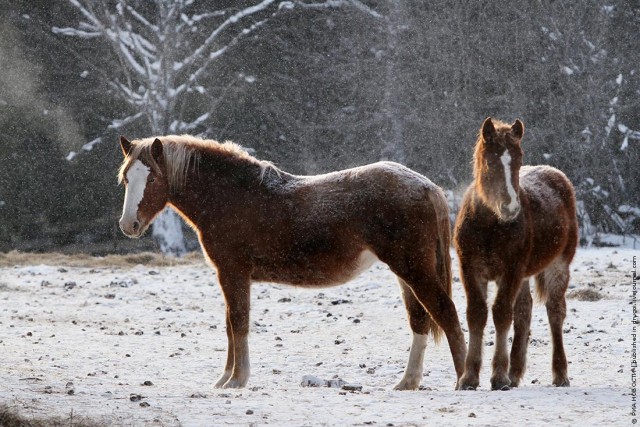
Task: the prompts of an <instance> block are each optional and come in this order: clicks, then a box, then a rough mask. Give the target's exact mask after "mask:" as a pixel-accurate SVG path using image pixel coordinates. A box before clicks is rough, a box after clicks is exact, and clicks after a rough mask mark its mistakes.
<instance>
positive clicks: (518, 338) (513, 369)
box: [509, 279, 533, 387]
mask: <svg viewBox="0 0 640 427" xmlns="http://www.w3.org/2000/svg"><path fill="white" fill-rule="evenodd" d="M532 305H533V301H532V298H531V289H530V287H529V280H528V279H526V280H523V281H522V285H521V288H520V293H519V294H518V296H517V297H516V303H515V305H514V307H513V344H512V345H511V360H510V364H509V379H510V380H511V387H518V386H519V385H520V380H522V376H523V375H524V371H525V370H526V367H527V347H528V346H529V333H530V330H531V308H532Z"/></svg>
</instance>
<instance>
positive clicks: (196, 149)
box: [118, 135, 280, 192]
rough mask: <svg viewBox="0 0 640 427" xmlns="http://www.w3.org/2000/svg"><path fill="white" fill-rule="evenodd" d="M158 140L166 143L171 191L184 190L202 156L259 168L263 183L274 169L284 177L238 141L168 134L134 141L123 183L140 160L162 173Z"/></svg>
mask: <svg viewBox="0 0 640 427" xmlns="http://www.w3.org/2000/svg"><path fill="white" fill-rule="evenodd" d="M156 138H157V139H159V140H160V141H161V142H162V148H163V156H164V159H165V165H164V166H165V168H166V171H167V175H168V176H167V181H168V183H169V189H170V191H171V192H175V191H180V190H182V189H183V188H184V185H185V183H186V179H187V175H188V173H189V169H194V170H196V171H197V170H198V168H199V165H200V161H201V160H202V156H203V155H204V154H206V153H210V154H218V155H220V156H221V157H226V158H229V159H235V160H237V161H240V162H243V163H246V164H250V165H255V166H258V167H259V168H260V173H259V178H260V181H262V180H263V178H264V174H265V173H266V171H267V170H269V169H272V170H274V171H275V172H276V173H277V174H278V175H280V171H279V170H278V168H276V166H275V165H274V164H273V163H271V162H268V161H264V160H258V159H256V158H255V157H253V156H252V155H250V154H249V153H248V152H247V151H246V150H245V149H243V148H242V147H241V146H240V145H238V144H236V143H234V142H231V141H225V142H223V143H220V142H218V141H214V140H211V139H201V138H197V137H194V136H190V135H167V136H153V137H149V138H144V139H139V140H133V141H132V146H131V151H130V152H129V155H128V156H127V157H126V158H125V159H124V161H123V163H122V165H121V166H120V170H119V172H118V182H119V183H122V182H123V181H124V178H125V175H126V173H127V170H128V169H129V167H130V166H131V165H132V164H133V163H134V162H135V161H136V160H141V161H142V162H143V163H145V164H147V165H149V167H151V169H152V170H153V171H154V172H155V173H157V174H160V173H161V168H160V165H159V164H158V163H157V162H156V161H155V159H154V158H153V156H152V154H151V145H152V144H153V141H155V140H156Z"/></svg>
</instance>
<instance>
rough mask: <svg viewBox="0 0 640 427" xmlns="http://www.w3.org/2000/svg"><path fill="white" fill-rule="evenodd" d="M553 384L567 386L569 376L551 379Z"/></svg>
mask: <svg viewBox="0 0 640 427" xmlns="http://www.w3.org/2000/svg"><path fill="white" fill-rule="evenodd" d="M553 385H554V386H556V387H569V386H570V384H569V378H563V379H558V380H553Z"/></svg>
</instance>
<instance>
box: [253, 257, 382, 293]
mask: <svg viewBox="0 0 640 427" xmlns="http://www.w3.org/2000/svg"><path fill="white" fill-rule="evenodd" d="M376 261H378V257H377V256H376V255H375V254H374V253H373V252H371V251H369V250H363V251H362V252H360V253H359V254H358V255H357V256H355V257H339V256H321V255H318V256H315V257H309V258H308V259H306V260H298V261H297V262H288V263H275V262H274V263H262V264H259V265H256V267H255V269H254V274H253V275H252V278H253V279H254V280H256V281H265V282H276V283H284V284H289V285H294V286H303V287H305V286H309V287H315V286H335V285H340V284H342V283H345V282H348V281H349V280H351V279H354V278H355V277H356V276H358V275H359V274H361V273H362V272H364V271H365V270H367V269H369V267H371V266H372V265H373V264H374V263H375V262H376Z"/></svg>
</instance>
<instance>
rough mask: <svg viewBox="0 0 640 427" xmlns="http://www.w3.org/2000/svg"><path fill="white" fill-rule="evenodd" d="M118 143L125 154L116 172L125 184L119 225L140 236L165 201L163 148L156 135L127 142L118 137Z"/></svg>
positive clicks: (165, 186)
mask: <svg viewBox="0 0 640 427" xmlns="http://www.w3.org/2000/svg"><path fill="white" fill-rule="evenodd" d="M120 146H121V148H122V152H123V154H124V156H125V159H124V162H123V163H122V166H121V168H120V174H119V180H120V182H123V183H124V185H125V194H124V207H123V211H122V217H121V218H120V228H121V229H122V232H123V233H124V234H126V235H127V236H129V237H140V236H141V235H142V233H144V232H145V230H146V229H147V228H148V227H149V225H150V224H151V222H152V221H153V219H154V218H155V217H156V216H157V215H158V214H159V213H160V212H161V211H162V209H164V207H165V206H166V204H167V202H168V201H169V194H170V188H169V181H168V180H167V172H166V166H165V162H164V150H163V146H162V142H161V141H160V140H159V139H158V138H155V139H154V140H142V141H136V142H135V143H131V142H129V141H128V140H127V139H126V138H125V137H123V136H122V137H120Z"/></svg>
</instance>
